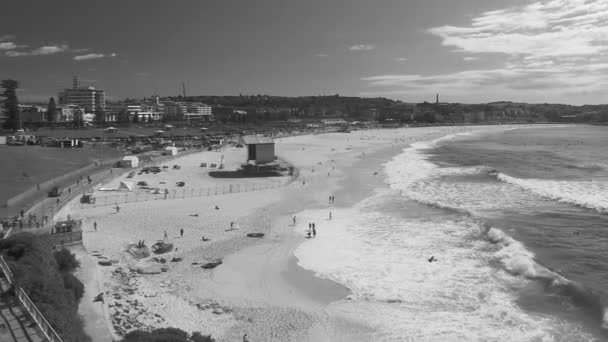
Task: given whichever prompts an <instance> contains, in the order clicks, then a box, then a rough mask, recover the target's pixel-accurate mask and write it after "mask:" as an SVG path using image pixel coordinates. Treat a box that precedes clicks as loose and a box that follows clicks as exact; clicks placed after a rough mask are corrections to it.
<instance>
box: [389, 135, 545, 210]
mask: <svg viewBox="0 0 608 342" xmlns="http://www.w3.org/2000/svg"><path fill="white" fill-rule="evenodd" d="M457 136H458V135H450V136H447V137H444V138H441V139H437V140H434V141H432V142H420V143H414V144H412V145H411V146H410V147H408V148H406V149H404V150H403V153H402V154H400V155H398V156H396V157H394V158H393V159H392V160H391V161H389V162H388V163H386V164H385V167H386V173H387V175H388V177H387V180H386V182H387V183H388V184H390V186H391V188H393V189H397V190H400V191H402V192H403V194H404V195H405V196H408V197H409V198H412V199H414V200H416V201H417V202H420V203H424V204H428V205H431V206H435V207H441V208H450V209H461V210H464V211H469V212H473V213H476V214H481V211H487V210H505V209H509V208H518V207H527V206H529V205H530V201H532V200H534V198H533V197H531V196H529V195H528V196H527V195H526V193H525V192H524V191H521V190H520V189H518V188H515V187H513V186H511V185H509V184H504V183H499V182H495V183H489V182H488V183H480V182H463V181H461V182H446V181H444V180H443V179H442V178H443V177H445V176H466V175H481V174H486V175H490V174H494V173H495V172H496V171H495V170H493V169H491V168H489V167H487V166H483V165H481V166H472V167H439V166H437V165H436V164H434V163H432V162H430V161H429V160H428V158H429V156H428V155H427V154H425V153H424V152H425V150H427V149H430V148H433V147H435V146H437V145H438V144H439V143H441V142H445V141H446V140H449V139H454V138H456V137H457Z"/></svg>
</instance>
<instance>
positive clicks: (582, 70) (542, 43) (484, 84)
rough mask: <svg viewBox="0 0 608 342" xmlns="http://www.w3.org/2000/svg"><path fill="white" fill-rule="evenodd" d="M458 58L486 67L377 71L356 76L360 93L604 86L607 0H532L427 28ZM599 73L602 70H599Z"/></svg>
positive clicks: (564, 90)
mask: <svg viewBox="0 0 608 342" xmlns="http://www.w3.org/2000/svg"><path fill="white" fill-rule="evenodd" d="M429 32H430V33H431V34H433V35H436V36H439V37H440V38H441V39H442V44H443V45H444V46H447V47H453V48H455V50H452V51H454V52H457V53H466V54H467V55H466V56H465V57H462V58H463V59H464V60H465V61H474V60H476V59H478V58H479V57H480V55H482V54H484V55H489V54H498V55H502V56H504V57H501V58H498V59H497V58H488V61H489V62H491V61H492V60H494V61H496V62H495V63H496V64H495V65H494V67H493V68H490V69H483V70H474V69H473V70H460V71H453V72H450V73H446V74H438V75H428V74H427V75H379V76H371V77H366V78H363V79H362V80H363V81H366V82H367V83H368V85H369V86H370V87H371V88H372V89H370V91H369V92H367V93H366V94H375V95H378V94H384V95H387V94H406V93H407V94H428V93H435V92H437V91H440V92H442V93H450V94H455V95H461V96H464V97H466V96H468V97H469V98H471V100H472V101H473V102H475V99H476V98H478V97H481V96H496V97H499V98H500V97H507V96H512V98H514V99H517V98H518V97H521V98H529V97H530V96H533V94H536V95H534V96H537V97H538V100H539V101H540V100H543V102H544V100H546V99H549V98H553V99H557V100H558V101H559V100H561V97H560V96H561V95H563V94H578V95H580V96H581V98H582V97H584V96H586V95H585V94H589V93H594V92H596V93H599V92H602V91H604V90H605V89H607V88H608V1H606V0H532V1H529V2H527V4H526V5H524V6H515V7H509V8H503V9H497V10H493V11H488V12H484V13H481V14H479V15H477V16H474V17H473V19H472V21H471V23H470V24H469V25H463V26H449V25H446V26H441V27H435V28H432V29H430V30H429ZM604 74H605V75H604Z"/></svg>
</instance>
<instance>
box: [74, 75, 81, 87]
mask: <svg viewBox="0 0 608 342" xmlns="http://www.w3.org/2000/svg"><path fill="white" fill-rule="evenodd" d="M78 88H80V82H79V80H78V75H74V76H72V89H78Z"/></svg>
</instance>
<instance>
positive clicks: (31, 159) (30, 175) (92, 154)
mask: <svg viewBox="0 0 608 342" xmlns="http://www.w3.org/2000/svg"><path fill="white" fill-rule="evenodd" d="M122 155H124V151H121V150H114V149H112V148H107V147H106V148H104V150H103V158H104V159H105V160H110V159H115V158H118V157H120V156H122ZM100 159H101V149H100V148H99V147H85V148H65V149H61V148H45V147H40V146H0V165H2V168H1V169H0V188H1V189H2V191H0V203H5V202H6V200H7V199H9V198H11V197H13V196H15V195H17V194H19V193H21V192H23V191H25V190H27V189H29V188H31V187H33V186H36V184H40V183H42V182H44V181H47V180H49V179H53V178H55V177H58V176H61V175H64V174H66V173H68V172H70V171H74V170H77V169H79V168H82V167H85V166H87V165H90V164H91V163H94V162H97V161H99V160H100Z"/></svg>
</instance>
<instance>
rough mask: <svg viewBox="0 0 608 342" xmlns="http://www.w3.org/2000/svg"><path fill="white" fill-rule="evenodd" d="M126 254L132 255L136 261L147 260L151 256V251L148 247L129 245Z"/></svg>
mask: <svg viewBox="0 0 608 342" xmlns="http://www.w3.org/2000/svg"><path fill="white" fill-rule="evenodd" d="M126 252H127V253H129V254H131V255H132V256H133V257H134V258H136V259H143V258H147V257H149V256H150V254H151V253H150V249H149V248H148V247H146V246H144V247H139V246H137V245H136V244H130V245H128V246H127V250H126Z"/></svg>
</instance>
